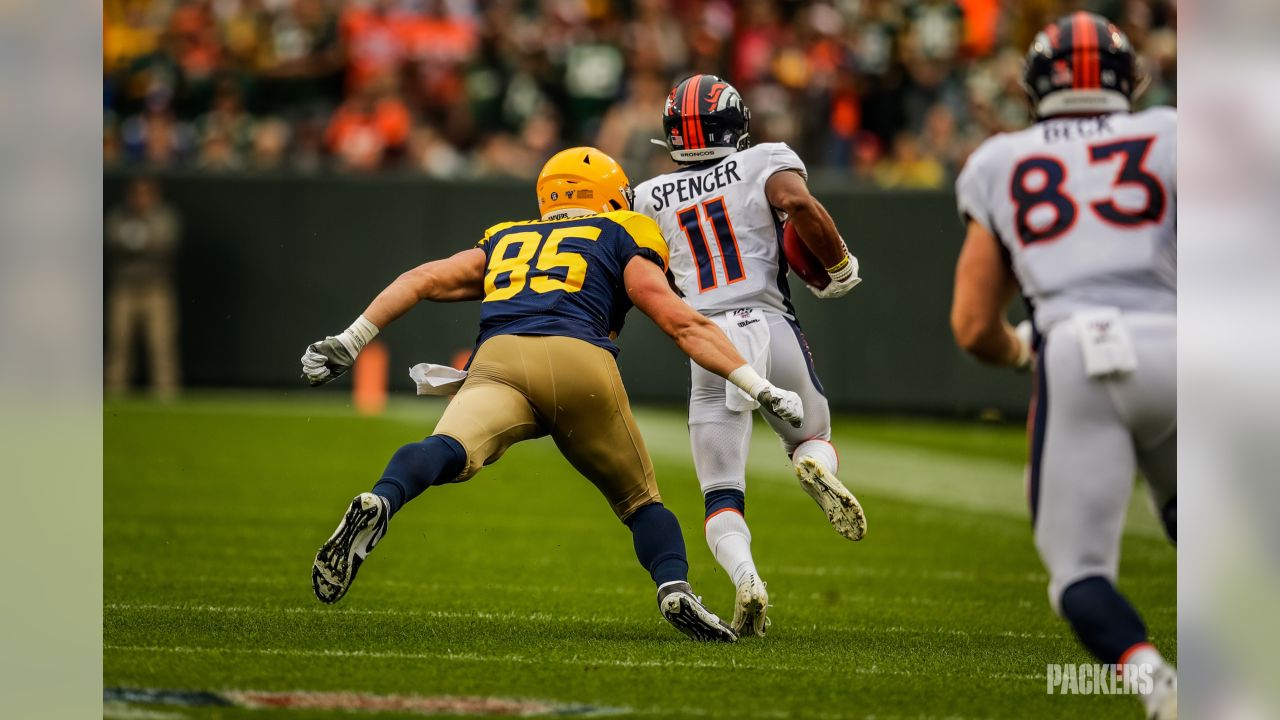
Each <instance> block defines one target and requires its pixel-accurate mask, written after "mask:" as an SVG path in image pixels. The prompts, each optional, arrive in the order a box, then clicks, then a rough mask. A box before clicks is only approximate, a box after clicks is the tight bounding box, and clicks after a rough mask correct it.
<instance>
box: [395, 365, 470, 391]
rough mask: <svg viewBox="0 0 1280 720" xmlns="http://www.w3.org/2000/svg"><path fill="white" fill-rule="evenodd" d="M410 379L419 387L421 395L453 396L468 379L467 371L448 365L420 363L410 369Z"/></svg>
mask: <svg viewBox="0 0 1280 720" xmlns="http://www.w3.org/2000/svg"><path fill="white" fill-rule="evenodd" d="M409 377H410V378H411V379H412V380H413V382H414V384H415V385H417V386H418V394H419V395H453V394H454V393H456V392H458V388H461V387H462V383H463V381H465V380H466V379H467V371H466V370H455V369H454V368H451V367H449V366H448V365H434V364H432V363H418V364H417V365H414V366H413V367H411V368H409Z"/></svg>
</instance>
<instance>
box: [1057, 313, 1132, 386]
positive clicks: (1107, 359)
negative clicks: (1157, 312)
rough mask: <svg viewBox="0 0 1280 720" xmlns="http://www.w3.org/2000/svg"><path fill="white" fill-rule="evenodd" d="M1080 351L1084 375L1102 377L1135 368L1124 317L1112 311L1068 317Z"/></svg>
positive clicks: (1130, 370)
mask: <svg viewBox="0 0 1280 720" xmlns="http://www.w3.org/2000/svg"><path fill="white" fill-rule="evenodd" d="M1071 320H1072V322H1074V323H1075V326H1076V332H1077V333H1079V335H1080V349H1081V350H1082V351H1083V352H1084V373H1085V375H1088V376H1089V377H1104V376H1107V375H1114V374H1117V373H1128V372H1133V371H1134V370H1137V369H1138V355H1137V353H1136V352H1134V349H1133V339H1132V338H1131V337H1130V336H1129V327H1128V326H1127V325H1126V324H1125V321H1124V316H1123V315H1121V314H1120V311H1119V310H1118V309H1116V308H1096V309H1093V310H1083V311H1081V312H1078V313H1076V314H1075V315H1072V316H1071Z"/></svg>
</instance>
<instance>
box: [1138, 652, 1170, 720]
mask: <svg viewBox="0 0 1280 720" xmlns="http://www.w3.org/2000/svg"><path fill="white" fill-rule="evenodd" d="M1153 676H1154V677H1152V678H1151V679H1152V682H1153V683H1154V685H1155V687H1154V688H1153V689H1152V691H1151V694H1150V695H1148V696H1146V697H1145V698H1143V704H1144V705H1145V706H1146V708H1147V720H1178V675H1177V673H1176V672H1175V671H1174V669H1173V668H1171V667H1169V666H1168V665H1161V666H1158V667H1156V670H1155V672H1154V673H1153Z"/></svg>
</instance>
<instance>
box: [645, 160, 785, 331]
mask: <svg viewBox="0 0 1280 720" xmlns="http://www.w3.org/2000/svg"><path fill="white" fill-rule="evenodd" d="M786 170H790V171H795V172H798V173H800V174H801V175H804V174H805V168H804V163H803V162H801V160H800V158H799V157H798V156H797V155H796V154H795V152H793V151H792V150H791V148H789V147H787V146H786V145H785V144H784V143H763V144H761V145H756V146H755V147H751V148H747V149H746V150H742V151H740V152H736V153H733V154H732V155H729V156H727V157H725V158H722V159H721V160H719V161H716V162H714V163H710V162H709V163H699V164H697V165H689V166H686V167H683V168H681V169H679V170H676V171H675V172H670V173H666V174H665V175H659V176H657V177H655V178H651V179H649V180H646V181H644V182H642V183H640V185H639V186H637V188H636V211H637V212H641V213H644V214H645V215H647V216H649V217H651V218H653V219H654V220H656V221H657V223H658V226H659V227H660V228H662V234H663V236H664V237H666V238H667V239H668V240H669V241H670V246H671V274H672V276H673V277H674V279H675V284H676V287H677V288H678V289H679V290H680V293H681V294H682V295H684V298H685V300H686V301H687V302H688V303H689V304H690V305H692V306H693V307H694V309H696V310H698V311H699V312H701V313H703V314H704V315H713V314H715V313H719V312H725V311H728V310H736V309H739V308H749V307H759V308H767V309H771V310H774V311H776V312H779V313H782V314H784V315H787V316H789V317H794V310H793V309H792V307H791V291H790V288H789V287H788V285H787V266H786V260H785V259H783V256H782V222H783V220H784V219H785V218H784V217H783V216H782V214H781V213H780V212H778V211H776V210H775V209H774V208H773V207H771V206H770V205H769V199H768V197H767V196H766V195H765V189H764V188H765V183H767V182H768V181H769V178H770V177H772V176H773V175H774V173H778V172H782V171H786Z"/></svg>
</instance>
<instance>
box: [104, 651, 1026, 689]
mask: <svg viewBox="0 0 1280 720" xmlns="http://www.w3.org/2000/svg"><path fill="white" fill-rule="evenodd" d="M102 648H103V650H114V651H119V652H140V653H154V654H159V653H168V654H177V655H204V654H210V655H218V654H228V655H261V656H269V657H314V658H366V659H377V660H449V661H455V662H456V661H463V662H493V663H512V664H517V665H545V664H548V663H555V664H558V665H573V666H586V667H619V668H685V669H692V670H702V669H705V670H750V671H756V670H768V671H771V672H780V673H791V672H796V671H802V670H806V669H812V668H806V667H805V666H799V665H782V664H776V663H771V664H762V663H755V662H751V663H739V662H737V661H736V660H734V661H730V662H710V661H706V660H633V659H630V658H628V659H622V660H619V659H607V658H582V657H572V658H545V657H537V658H534V657H526V656H524V655H514V654H512V655H483V654H480V653H471V652H466V653H455V652H443V653H424V652H400V651H396V650H306V649H295V648H235V647H199V646H182V645H175V646H161V645H111V644H104V645H103V646H102ZM849 670H850V672H854V673H857V674H859V675H893V676H901V677H924V676H928V677H930V678H938V677H944V675H942V674H940V673H932V672H930V673H916V672H911V671H908V670H888V669H885V668H880V667H878V666H875V665H872V666H870V667H854V668H850V669H849ZM975 675H978V676H980V677H985V678H989V679H992V680H1034V681H1037V682H1044V675H1038V674H1031V673H1028V674H1016V673H958V674H955V677H964V678H968V679H970V680H971V679H973V677H974V676H975Z"/></svg>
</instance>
